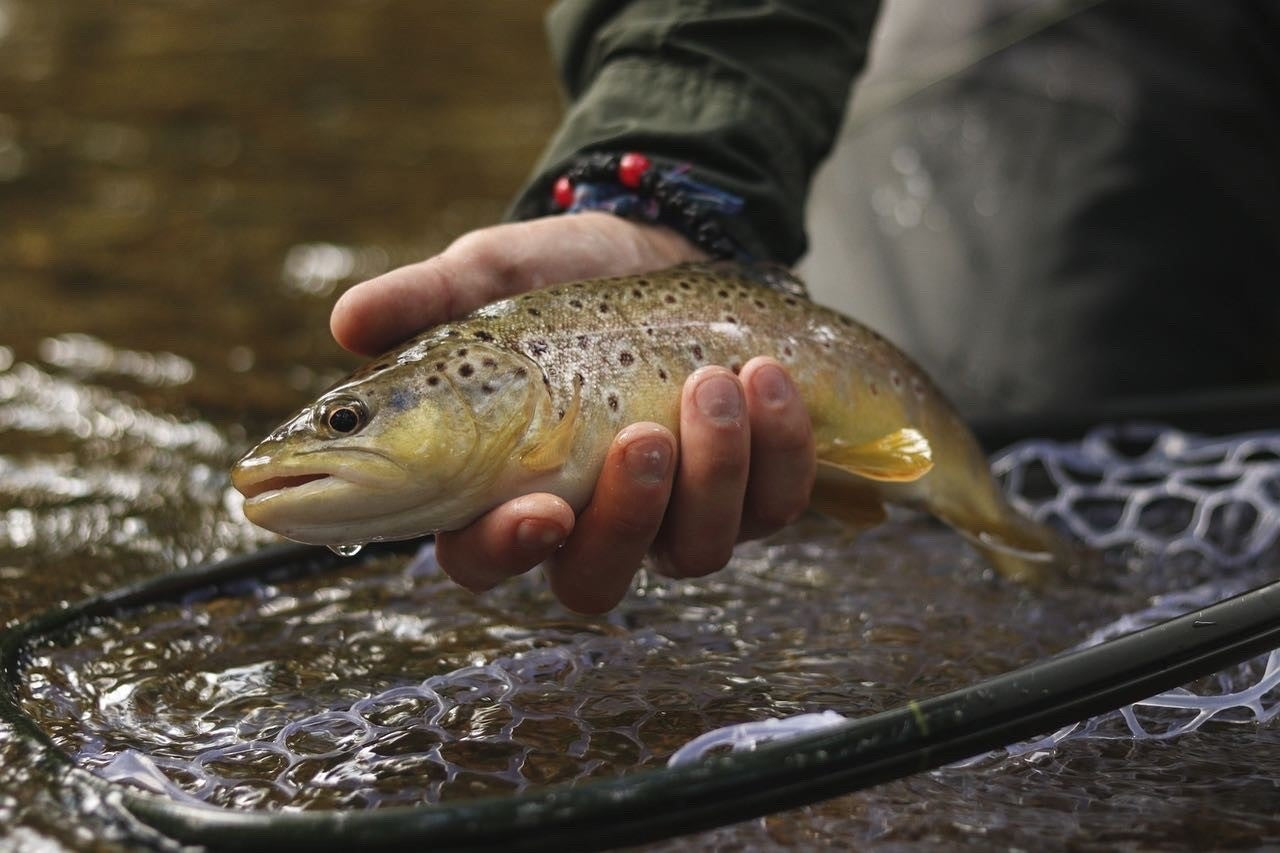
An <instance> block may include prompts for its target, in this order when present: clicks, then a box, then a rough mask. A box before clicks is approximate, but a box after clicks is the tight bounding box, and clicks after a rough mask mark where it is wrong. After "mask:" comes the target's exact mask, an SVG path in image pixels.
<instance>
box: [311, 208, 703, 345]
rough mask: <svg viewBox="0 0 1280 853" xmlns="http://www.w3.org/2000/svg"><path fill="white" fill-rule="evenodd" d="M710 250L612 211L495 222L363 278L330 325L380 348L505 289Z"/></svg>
mask: <svg viewBox="0 0 1280 853" xmlns="http://www.w3.org/2000/svg"><path fill="white" fill-rule="evenodd" d="M705 257H706V255H705V254H704V253H703V252H702V251H701V250H700V249H698V248H697V247H695V246H694V245H693V244H691V243H689V242H688V241H687V240H685V238H683V237H681V236H680V235H679V234H677V233H676V232H674V231H671V230H669V229H667V228H664V227H660V226H653V225H642V224H638V223H635V222H631V221H629V220H626V219H621V218H619V217H616V216H613V215H612V214H607V213H598V212H589V213H579V214H573V215H567V216H565V215H562V216H548V217H544V218H541V219H531V220H529V221H527V222H511V223H505V224H502V225H493V226H490V227H487V228H481V229H478V230H476V231H471V232H469V233H467V234H464V235H463V236H461V237H459V238H458V239H457V240H455V241H454V242H453V243H452V244H451V245H450V246H449V247H448V248H447V249H445V250H444V252H442V253H440V254H439V255H436V256H435V257H432V258H428V259H427V260H424V261H420V262H418V263H415V264H410V265H409V266H405V267H400V268H399V269H395V270H392V271H390V272H388V273H384V274H383V275H380V276H378V277H377V278H373V279H370V280H369V281H366V282H362V283H360V284H357V285H355V286H353V287H352V288H351V289H350V290H348V291H347V292H346V293H344V294H342V296H341V297H340V298H339V299H338V301H337V303H336V304H335V305H334V306H333V313H332V315H331V316H330V318H329V328H330V331H331V332H332V333H333V337H334V339H335V340H337V342H338V343H339V344H341V345H342V346H343V347H345V348H346V349H348V350H351V351H352V352H356V353H361V354H364V355H375V354H377V353H379V352H382V351H383V350H385V349H387V348H389V347H391V346H394V345H395V344H397V343H399V342H401V341H403V340H405V339H406V338H408V337H410V336H412V335H413V334H415V333H417V332H418V331H420V330H422V329H424V328H427V327H429V326H433V325H437V324H439V323H443V322H447V321H449V320H452V319H455V318H457V317H460V316H462V315H463V314H466V313H468V312H470V311H473V310H475V309H476V308H479V307H480V306H481V305H485V304H487V303H489V302H492V301H494V300H495V299H501V298H503V297H505V296H511V295H513V294H516V293H521V292H523V291H526V290H532V289H534V288H538V287H546V286H548V285H552V284H559V283H561V282H565V281H573V280H575V279H581V278H594V277H599V276H611V275H628V274H631V273H641V272H649V271H651V270H655V269H660V268H662V267H667V266H671V265H672V264H677V263H680V262H682V261H690V260H700V259H704V258H705Z"/></svg>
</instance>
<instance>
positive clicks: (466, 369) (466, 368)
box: [458, 361, 476, 377]
mask: <svg viewBox="0 0 1280 853" xmlns="http://www.w3.org/2000/svg"><path fill="white" fill-rule="evenodd" d="M475 372H476V369H475V368H474V367H472V366H471V363H470V362H467V361H464V362H463V363H462V366H461V367H459V368H458V375H459V376H464V377H465V376H470V375H471V374H473V373H475Z"/></svg>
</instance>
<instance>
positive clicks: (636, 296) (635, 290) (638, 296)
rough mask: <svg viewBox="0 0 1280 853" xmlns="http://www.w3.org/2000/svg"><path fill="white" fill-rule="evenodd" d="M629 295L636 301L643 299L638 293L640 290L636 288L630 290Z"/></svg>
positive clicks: (641, 294)
mask: <svg viewBox="0 0 1280 853" xmlns="http://www.w3.org/2000/svg"><path fill="white" fill-rule="evenodd" d="M631 295H632V296H634V297H635V298H636V299H643V298H644V294H643V293H641V292H640V288H638V287H637V288H632V290H631Z"/></svg>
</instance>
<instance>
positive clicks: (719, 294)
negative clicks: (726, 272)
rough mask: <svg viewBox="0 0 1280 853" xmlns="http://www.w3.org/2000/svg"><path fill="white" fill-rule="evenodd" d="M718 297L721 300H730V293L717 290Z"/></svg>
mask: <svg viewBox="0 0 1280 853" xmlns="http://www.w3.org/2000/svg"><path fill="white" fill-rule="evenodd" d="M716 296H719V297H720V298H721V299H728V298H729V291H727V290H724V289H723V288H722V289H720V290H717V291H716Z"/></svg>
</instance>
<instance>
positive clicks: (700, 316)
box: [233, 263, 1065, 580]
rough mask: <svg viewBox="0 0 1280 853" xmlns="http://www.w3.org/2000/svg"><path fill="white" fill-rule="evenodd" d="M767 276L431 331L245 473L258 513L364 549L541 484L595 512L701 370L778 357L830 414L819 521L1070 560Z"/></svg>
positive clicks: (911, 390)
mask: <svg viewBox="0 0 1280 853" xmlns="http://www.w3.org/2000/svg"><path fill="white" fill-rule="evenodd" d="M769 278H772V279H773V283H774V284H776V283H777V282H778V281H779V280H780V279H779V278H778V273H777V272H776V271H775V270H773V269H772V268H745V267H742V266H739V265H736V264H731V263H711V264H693V265H683V266H680V267H673V268H671V269H670V270H664V271H659V272H655V273H650V274H646V275H635V276H626V277H620V278H611V279H593V280H588V281H581V282H573V283H570V284H566V285H562V286H559V287H553V288H548V289H543V290H535V291H530V292H527V293H524V294H521V295H519V296H516V297H513V298H511V299H506V300H502V301H500V302H495V303H493V304H490V305H488V306H486V307H484V308H481V309H480V310H478V311H476V312H474V313H472V314H471V315H469V316H467V317H465V318H463V319H461V320H459V321H457V322H453V323H448V324H445V325H443V326H440V327H436V328H434V329H431V330H430V331H427V332H425V333H424V334H422V335H420V336H418V337H416V338H414V339H412V340H411V341H409V342H407V343H405V344H404V345H402V346H400V347H398V348H397V349H395V350H392V351H391V352H389V353H387V354H385V355H383V356H382V357H380V358H378V359H374V360H373V361H372V362H370V363H369V364H367V365H366V366H364V367H363V368H361V369H360V370H358V371H356V372H355V373H354V374H352V375H351V376H350V377H348V378H347V379H346V380H344V381H342V382H340V383H339V384H338V385H336V386H335V387H334V388H332V389H331V390H330V391H328V392H326V393H325V394H324V395H323V396H322V397H321V398H320V399H319V400H317V401H316V402H315V403H313V404H312V405H310V406H308V407H306V408H304V409H303V410H301V411H300V412H298V413H297V414H296V415H295V416H294V417H293V418H291V419H290V420H289V421H287V422H286V423H285V424H283V425H282V426H281V427H280V428H279V429H277V430H276V431H275V432H273V433H272V434H271V435H270V436H269V437H268V438H267V439H266V440H264V441H263V442H262V443H261V444H260V445H258V446H257V447H255V448H254V449H253V450H252V451H250V452H249V454H247V455H246V456H245V458H244V459H242V460H241V461H240V462H239V463H237V465H236V467H235V469H234V471H233V481H234V483H235V485H236V486H237V488H239V489H240V490H241V491H242V492H243V493H244V494H245V495H246V502H245V505H244V511H245V515H246V516H247V517H248V518H249V519H250V520H251V521H253V522H255V523H257V524H259V525H261V526H263V527H266V528H268V529H271V530H274V531H276V532H278V533H281V534H282V535H284V536H286V537H288V538H291V539H296V540H299V541H304V542H313V543H317V544H350V543H358V542H368V541H375V540H386V539H402V538H409V537H413V536H418V535H423V534H425V533H430V532H439V531H443V530H453V529H457V528H459V527H462V526H465V525H466V524H467V523H469V522H471V521H472V520H474V519H475V518H476V517H478V516H479V515H481V514H483V513H484V512H486V511H487V510H489V509H490V508H492V507H494V506H496V505H498V504H500V503H502V502H504V501H506V500H509V499H511V498H514V497H516V496H519V495H523V494H528V493H530V492H534V491H546V492H551V493H553V494H557V495H559V496H560V497H562V498H564V499H565V500H566V501H567V502H568V503H569V504H570V505H571V506H573V507H574V508H575V509H576V510H580V509H582V508H583V507H584V506H585V504H586V502H587V501H588V500H589V498H590V495H591V491H592V489H593V488H594V485H595V482H596V479H597V477H598V475H599V473H600V470H601V467H602V465H603V461H604V457H605V453H606V451H607V449H608V447H609V445H610V443H611V442H612V440H613V438H614V436H615V435H616V434H617V432H618V431H619V430H620V429H621V428H622V427H624V426H626V425H627V424H630V423H634V422H636V421H655V422H657V423H660V424H663V425H664V426H666V427H668V428H670V429H671V430H673V431H676V430H677V429H678V426H679V401H680V393H681V388H682V386H683V384H684V381H685V379H686V377H687V376H688V375H689V374H690V373H692V372H693V371H694V370H696V369H698V368H699V367H702V366H704V365H710V364H719V365H725V366H727V367H729V368H730V369H733V370H734V371H735V372H736V371H737V370H738V369H739V368H740V367H741V365H742V364H744V363H745V362H746V361H747V360H748V359H749V358H751V357H754V356H756V355H771V356H773V357H774V358H776V359H777V360H778V361H779V362H781V363H782V364H783V365H784V366H785V367H786V368H787V369H788V371H789V372H790V374H791V377H792V379H793V381H794V382H795V383H796V385H797V387H798V388H799V390H800V393H801V396H802V397H803V398H804V400H805V403H806V406H807V408H808V411H809V415H810V417H811V419H812V422H813V428H814V432H815V438H816V441H817V448H818V459H819V463H820V466H819V469H820V473H819V478H818V482H817V484H816V486H815V491H814V505H815V507H816V508H818V509H819V510H820V511H823V512H827V513H828V514H831V515H833V516H836V517H838V518H841V519H843V520H845V521H846V522H848V523H851V524H854V525H858V526H867V525H871V524H874V523H877V522H878V521H880V520H882V519H883V517H884V514H883V504H884V503H886V502H887V503H904V504H910V505H914V506H918V507H921V508H923V509H925V510H927V511H929V512H931V513H933V514H934V515H936V516H938V517H939V518H941V519H942V520H944V521H946V522H947V523H949V524H951V525H952V526H953V527H955V528H957V529H958V530H960V531H961V532H962V533H964V534H965V535H966V536H968V537H969V538H970V539H971V541H973V542H974V543H975V544H976V545H977V546H978V547H979V548H980V549H981V550H982V551H983V552H984V553H985V554H986V555H987V557H988V558H989V559H990V560H991V561H992V563H993V564H994V565H995V566H996V568H997V569H999V570H1000V571H1001V572H1002V573H1004V574H1005V575H1008V576H1011V577H1015V578H1017V579H1019V580H1034V579H1036V578H1037V577H1040V576H1042V575H1043V574H1044V573H1045V571H1046V569H1047V567H1048V566H1049V565H1050V564H1051V563H1053V562H1054V561H1055V560H1056V561H1059V562H1060V561H1061V560H1062V559H1063V555H1064V553H1065V550H1064V548H1063V547H1062V546H1061V544H1060V543H1059V542H1058V541H1057V540H1056V538H1055V537H1054V536H1053V535H1052V534H1051V533H1050V532H1048V531H1046V530H1044V529H1043V528H1041V527H1039V526H1038V525H1035V524H1033V523H1031V522H1030V521H1028V520H1026V519H1023V518H1022V517H1020V516H1018V515H1017V514H1016V513H1015V512H1014V511H1013V510H1012V509H1011V508H1010V507H1009V506H1008V504H1007V503H1006V502H1005V500H1004V499H1003V497H1002V496H1001V494H1000V492H999V489H998V488H997V486H996V484H995V483H994V481H993V479H992V477H991V474H990V471H989V469H988V467H987V462H986V458H985V456H984V455H983V454H982V452H981V450H980V448H979V446H978V445H977V442H976V441H975V440H974V438H973V436H972V434H971V433H970V431H969V429H968V427H967V426H966V425H965V424H964V423H963V421H962V420H961V419H960V417H959V416H958V415H957V414H956V412H955V411H954V409H953V408H952V407H951V406H950V405H949V404H948V403H947V402H946V400H945V399H944V398H943V396H942V395H941V394H940V393H939V391H938V390H937V389H936V387H935V386H934V385H933V383H932V382H931V381H930V380H929V378H928V377H927V376H926V375H925V374H924V372H923V371H922V370H921V369H920V368H919V367H918V366H916V365H915V364H914V362H912V361H911V360H910V359H909V358H908V357H907V356H906V355H904V354H903V353H902V352H900V351H899V350H898V349H896V348H895V347H894V346H893V345H892V344H890V343H889V342H888V341H886V340H885V339H884V338H883V337H881V336H880V335H878V334H877V333H875V332H874V331H872V330H870V329H868V328H866V327H864V326H862V325H861V324H859V323H857V322H855V321H854V320H852V319H850V318H848V317H845V316H843V315H841V314H839V313H837V312H835V311H832V310H829V309H827V308H824V307H822V306H819V305H816V304H815V303H812V302H810V301H809V300H808V299H806V298H804V297H803V296H801V295H799V294H798V293H797V292H796V291H797V283H796V282H795V281H794V280H786V279H781V281H782V282H783V283H784V284H785V285H786V286H785V287H777V286H768V284H769V282H768V281H765V279H769ZM343 408H348V409H353V410H355V414H356V415H357V417H358V418H359V419H360V425H359V427H358V428H356V429H354V430H352V431H351V432H349V433H346V434H344V433H343V432H341V431H339V430H337V429H335V428H334V427H333V425H332V424H331V423H330V420H331V419H332V418H333V417H334V414H333V413H334V412H337V411H338V410H339V409H343ZM349 421H350V417H349V416H348V415H346V414H343V415H338V416H337V421H336V423H337V426H339V427H343V426H346V424H347V423H348V422H349Z"/></svg>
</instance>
